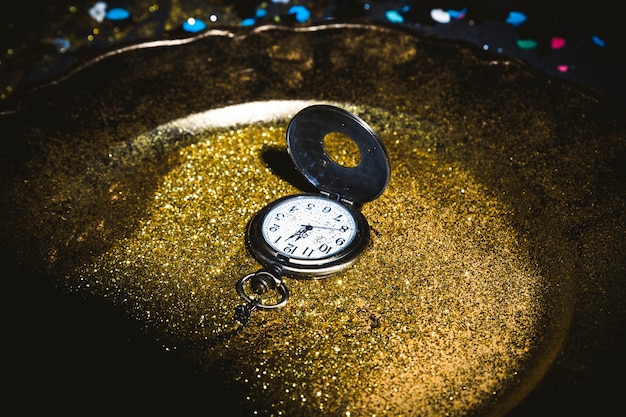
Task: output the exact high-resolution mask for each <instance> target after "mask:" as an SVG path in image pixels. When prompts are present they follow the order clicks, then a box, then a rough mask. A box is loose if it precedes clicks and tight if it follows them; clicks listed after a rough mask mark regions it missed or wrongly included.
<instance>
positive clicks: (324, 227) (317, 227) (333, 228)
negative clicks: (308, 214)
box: [300, 224, 343, 231]
mask: <svg viewBox="0 0 626 417" xmlns="http://www.w3.org/2000/svg"><path fill="white" fill-rule="evenodd" d="M300 226H303V227H307V228H308V227H313V228H316V229H328V230H340V231H343V229H338V228H336V227H326V226H315V225H310V224H309V225H305V224H302V225H300Z"/></svg>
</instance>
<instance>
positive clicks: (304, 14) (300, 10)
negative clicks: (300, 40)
mask: <svg viewBox="0 0 626 417" xmlns="http://www.w3.org/2000/svg"><path fill="white" fill-rule="evenodd" d="M289 14H295V15H296V20H297V21H298V22H300V23H304V22H306V21H307V20H309V18H310V17H311V12H310V11H309V9H307V8H306V7H304V6H291V9H289Z"/></svg>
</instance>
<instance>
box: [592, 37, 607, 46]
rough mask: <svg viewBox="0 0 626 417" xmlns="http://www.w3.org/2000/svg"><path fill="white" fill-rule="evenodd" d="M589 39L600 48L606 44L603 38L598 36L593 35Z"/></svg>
mask: <svg viewBox="0 0 626 417" xmlns="http://www.w3.org/2000/svg"><path fill="white" fill-rule="evenodd" d="M591 40H592V41H593V43H595V44H596V45H598V46H599V47H601V48H604V47H605V46H606V44H605V43H604V39H602V38H601V37H599V36H596V35H593V36H592V37H591Z"/></svg>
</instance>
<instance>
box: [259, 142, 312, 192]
mask: <svg viewBox="0 0 626 417" xmlns="http://www.w3.org/2000/svg"><path fill="white" fill-rule="evenodd" d="M261 158H263V161H264V162H265V164H266V165H267V167H268V168H269V169H270V170H271V171H272V173H273V174H274V175H277V176H278V177H280V178H281V179H283V180H285V181H287V182H288V183H289V184H291V185H293V186H294V187H296V188H297V189H299V190H301V191H302V192H307V193H310V192H317V191H318V190H317V189H316V188H315V187H314V186H313V185H312V184H311V183H310V182H309V181H307V179H306V178H305V177H304V175H302V174H301V173H300V171H298V169H297V168H296V166H295V165H294V163H293V160H292V159H291V156H289V153H288V152H287V149H286V148H281V147H278V146H269V147H267V148H266V149H264V150H263V151H262V153H261Z"/></svg>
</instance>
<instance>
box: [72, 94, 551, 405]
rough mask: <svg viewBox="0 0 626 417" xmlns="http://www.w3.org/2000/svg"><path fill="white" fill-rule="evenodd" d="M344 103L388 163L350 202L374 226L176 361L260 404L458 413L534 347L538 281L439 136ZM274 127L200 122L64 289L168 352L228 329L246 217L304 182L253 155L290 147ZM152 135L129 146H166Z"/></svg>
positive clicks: (510, 232) (244, 265)
mask: <svg viewBox="0 0 626 417" xmlns="http://www.w3.org/2000/svg"><path fill="white" fill-rule="evenodd" d="M345 106H346V105H344V107H345ZM348 109H350V110H352V111H358V110H360V112H359V113H360V115H361V117H363V118H365V119H366V120H367V119H368V116H372V117H370V118H372V119H375V120H376V121H377V124H378V126H376V129H377V130H378V132H379V134H380V135H381V136H382V139H383V141H384V143H385V145H386V147H387V149H388V152H389V156H390V161H391V165H392V176H391V180H390V183H389V186H388V188H387V190H386V192H385V193H384V194H383V195H382V197H380V198H379V199H377V200H375V201H373V202H371V203H368V204H366V205H365V206H364V207H363V212H364V214H365V216H366V218H368V219H369V222H370V225H371V227H372V229H373V234H372V235H373V239H372V242H371V245H370V247H369V248H368V249H367V251H366V253H365V254H364V259H362V260H361V261H360V262H357V264H356V265H355V266H354V267H352V268H350V269H349V270H348V271H347V272H345V273H342V274H340V275H338V276H335V277H331V278H328V279H324V280H319V281H310V280H294V279H286V282H287V285H288V287H289V288H290V290H291V298H290V300H289V303H288V304H287V306H286V307H285V308H284V309H282V310H280V311H276V312H260V313H255V314H254V315H253V319H252V322H251V324H250V325H249V326H248V327H247V328H246V329H245V330H244V331H243V332H242V333H241V334H239V335H238V336H236V337H234V338H232V339H230V340H227V341H225V342H223V343H221V344H217V345H216V346H210V347H207V348H205V349H201V350H200V351H198V350H193V353H191V354H189V357H188V360H189V361H197V362H198V365H199V366H200V367H201V368H203V369H204V370H205V371H206V372H210V371H212V370H214V369H218V370H219V373H220V374H222V375H228V377H229V378H230V379H232V380H233V381H238V382H240V383H242V384H244V385H245V386H247V387H248V390H249V401H250V402H251V403H252V404H251V407H252V408H253V409H257V408H258V411H259V412H260V413H261V414H266V413H268V412H270V411H273V412H274V413H275V414H276V415H293V414H297V415H307V414H314V413H317V412H327V413H330V414H332V415H344V414H346V415H347V414H350V415H385V414H393V415H403V414H406V415H411V414H414V413H415V412H417V411H418V410H419V412H420V413H426V414H450V415H463V414H467V413H468V412H469V411H471V410H474V409H476V408H477V406H479V405H481V404H482V403H483V402H485V400H487V399H489V398H491V397H493V396H494V395H497V394H498V392H499V390H500V389H501V387H502V386H504V385H505V384H506V383H507V382H508V381H510V380H514V379H515V378H516V374H517V372H518V370H520V369H522V368H523V367H524V364H525V362H526V361H527V360H528V356H529V355H531V354H532V351H533V345H534V340H535V338H536V333H537V332H539V331H541V329H540V328H538V325H539V323H540V320H539V318H540V316H541V314H542V309H543V307H542V305H541V302H540V295H541V289H542V286H543V283H542V281H543V277H542V276H541V274H540V271H538V270H537V268H536V267H535V266H534V265H533V263H532V261H531V260H530V259H529V256H528V254H527V253H526V249H525V245H524V244H523V243H520V238H519V237H518V236H517V233H516V232H515V229H514V228H513V227H512V226H511V225H510V224H509V223H508V221H507V218H508V217H509V216H510V211H509V210H508V209H507V207H506V206H505V205H504V204H503V203H502V202H500V201H498V200H497V199H496V198H494V197H492V196H490V195H489V192H488V190H486V189H485V187H484V185H482V184H481V183H480V182H479V181H478V180H477V179H476V178H474V177H473V176H472V175H471V174H470V173H469V172H467V171H466V170H465V169H464V168H463V167H462V166H460V165H459V164H453V163H446V162H445V161H443V160H441V159H440V158H438V157H437V155H436V154H435V153H434V152H432V149H433V148H432V146H433V143H432V139H430V138H432V137H436V136H438V135H442V134H444V133H443V132H437V131H436V130H435V131H432V132H426V131H425V130H424V129H423V128H422V127H421V123H420V121H418V120H415V119H412V118H408V117H406V116H402V115H397V114H391V113H388V112H384V111H380V110H376V109H370V108H362V109H358V108H354V107H353V106H348ZM244 110H245V109H244ZM196 119H197V117H196ZM287 123H288V119H287V118H282V119H278V120H275V121H273V122H266V123H255V124H244V125H239V126H236V127H233V128H226V129H224V128H222V129H213V130H207V129H205V130H202V129H200V128H199V127H198V126H197V125H196V126H195V127H194V128H195V131H194V133H193V141H191V143H188V144H187V145H186V146H182V147H181V148H180V149H179V150H176V151H175V152H172V154H171V155H169V156H168V164H167V165H168V166H171V167H172V168H171V170H170V171H169V172H167V173H166V174H165V175H164V176H163V177H162V178H159V185H158V187H157V188H156V190H155V191H154V194H153V196H152V198H151V199H150V201H149V202H148V209H147V211H146V213H145V215H143V216H142V218H141V220H140V221H139V224H138V225H137V228H136V230H135V231H134V232H133V233H132V234H130V235H129V236H128V237H125V238H123V239H120V240H119V241H117V242H115V244H113V245H112V246H111V248H110V249H109V250H107V251H106V252H104V253H103V254H102V255H100V256H98V257H97V258H96V259H94V260H93V261H91V262H88V263H86V264H85V265H83V266H81V267H80V268H79V269H78V270H76V271H74V272H73V273H71V274H69V276H68V278H67V279H68V281H69V282H70V283H69V286H70V287H72V288H87V287H88V288H89V291H91V292H93V293H95V294H97V295H98V296H100V297H103V298H106V299H110V300H111V301H112V302H113V303H114V304H116V305H120V306H123V307H124V308H125V309H126V310H127V311H128V313H129V314H131V315H133V316H135V317H136V318H137V319H139V320H140V321H141V322H143V323H145V324H146V326H148V327H150V328H152V329H156V330H157V331H158V333H159V334H161V335H162V338H163V340H165V341H166V342H167V344H168V345H169V348H171V349H184V347H185V345H186V344H189V343H192V342H196V343H200V342H202V341H203V340H205V339H206V340H207V341H210V340H212V339H215V338H218V337H219V336H220V334H222V333H225V332H226V331H227V330H228V329H229V328H230V327H232V326H233V318H232V316H233V312H234V309H235V306H236V305H238V304H241V303H242V300H240V299H239V298H238V295H237V293H236V291H235V289H234V283H235V282H236V281H237V279H239V278H240V277H241V276H243V275H244V274H247V273H249V272H252V271H254V270H256V269H258V268H259V265H257V264H255V262H254V260H253V258H252V257H251V256H250V254H249V253H247V251H246V248H245V243H244V238H245V229H246V225H247V222H248V221H249V220H250V219H251V217H252V216H253V214H254V213H255V212H256V211H258V210H259V209H261V208H262V207H263V206H264V205H266V204H267V203H269V202H271V201H273V200H275V199H276V198H278V197H281V196H284V195H288V194H294V193H298V192H302V190H299V189H297V188H296V187H295V186H294V185H292V184H290V183H289V181H287V180H286V179H284V178H281V177H280V176H279V175H277V174H276V172H275V171H274V170H273V169H272V164H271V163H268V162H267V158H264V155H265V154H267V153H268V152H270V151H274V152H280V153H283V154H284V156H285V157H286V156H287V155H286V143H285V128H286V125H287ZM176 124H177V126H179V128H182V129H183V130H185V131H187V132H190V131H191V129H190V128H187V129H185V124H186V123H185V120H183V121H179V122H177V123H176ZM157 131H172V129H168V128H160V129H157ZM154 135H156V139H155V137H152V136H150V135H148V136H145V137H140V138H138V139H137V140H136V141H140V142H141V141H147V142H149V143H152V144H154V143H156V142H155V141H156V140H160V141H165V142H171V141H172V138H171V137H170V138H163V137H161V138H159V137H158V136H159V133H155V134H154ZM138 147H139V146H138ZM111 157H112V158H113V159H115V158H116V155H115V154H111ZM122 163H123V161H122ZM293 173H294V174H295V171H294V172H293ZM104 209H106V207H104ZM200 364H201V365H200ZM266 398H272V399H273V402H272V403H271V404H267V403H266ZM268 406H271V408H269V409H268V408H267V407H268Z"/></svg>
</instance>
